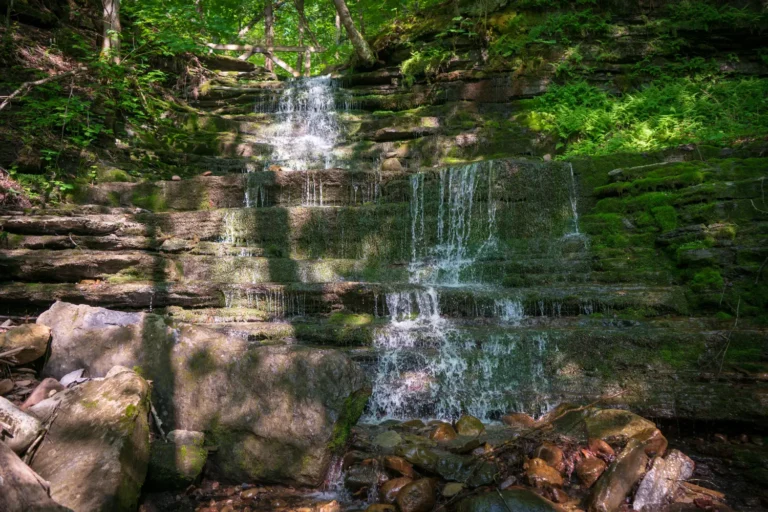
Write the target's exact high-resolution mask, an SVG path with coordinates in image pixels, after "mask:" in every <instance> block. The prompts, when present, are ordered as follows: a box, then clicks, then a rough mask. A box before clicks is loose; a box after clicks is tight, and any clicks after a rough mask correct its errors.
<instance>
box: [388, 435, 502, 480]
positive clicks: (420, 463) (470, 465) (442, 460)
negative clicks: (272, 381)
mask: <svg viewBox="0 0 768 512" xmlns="http://www.w3.org/2000/svg"><path fill="white" fill-rule="evenodd" d="M399 455H401V456H402V457H403V458H405V459H406V460H407V461H408V462H410V463H411V464H413V465H414V466H416V467H417V468H419V469H421V470H424V471H426V472H428V473H432V474H436V475H440V476H441V477H442V478H443V479H445V480H448V481H453V482H462V483H465V484H466V485H467V486H469V487H479V486H481V485H488V484H490V483H492V482H493V479H494V476H495V475H496V472H497V470H498V468H497V467H496V465H495V464H494V463H492V462H488V461H483V460H478V459H475V458H473V457H471V456H465V455H457V454H455V453H450V452H447V451H445V450H440V449H437V448H432V447H429V446H425V445H416V444H411V445H407V446H404V447H400V448H399Z"/></svg>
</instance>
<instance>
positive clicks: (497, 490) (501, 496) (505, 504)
mask: <svg viewBox="0 0 768 512" xmlns="http://www.w3.org/2000/svg"><path fill="white" fill-rule="evenodd" d="M496 494H498V495H499V499H501V502H502V503H503V504H504V507H505V508H506V509H507V510H508V511H509V512H512V509H511V508H509V505H507V500H505V499H504V495H502V494H501V491H500V490H499V488H498V487H497V488H496Z"/></svg>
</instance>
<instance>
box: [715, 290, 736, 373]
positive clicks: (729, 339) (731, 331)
mask: <svg viewBox="0 0 768 512" xmlns="http://www.w3.org/2000/svg"><path fill="white" fill-rule="evenodd" d="M740 307H741V296H739V302H737V303H736V320H735V321H734V322H733V327H732V328H731V330H730V331H728V335H727V338H728V341H727V342H726V343H725V349H724V350H723V358H722V359H721V360H720V368H718V369H717V375H716V376H715V378H719V377H720V373H721V372H722V371H723V364H725V356H726V355H727V354H728V347H730V346H731V334H733V330H734V329H736V327H737V326H738V325H739V308H740Z"/></svg>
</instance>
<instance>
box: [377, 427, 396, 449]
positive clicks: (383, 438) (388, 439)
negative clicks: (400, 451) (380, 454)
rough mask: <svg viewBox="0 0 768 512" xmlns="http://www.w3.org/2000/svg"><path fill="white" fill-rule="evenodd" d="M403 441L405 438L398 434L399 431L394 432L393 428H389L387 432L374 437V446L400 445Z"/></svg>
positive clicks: (391, 446) (385, 447)
mask: <svg viewBox="0 0 768 512" xmlns="http://www.w3.org/2000/svg"><path fill="white" fill-rule="evenodd" d="M402 441H403V438H402V437H401V436H400V434H398V433H397V432H393V431H392V430H387V431H385V432H382V433H381V434H379V435H377V436H376V437H374V438H373V444H374V446H378V447H379V448H384V449H388V448H394V447H395V446H397V445H399V444H400V443H401V442H402Z"/></svg>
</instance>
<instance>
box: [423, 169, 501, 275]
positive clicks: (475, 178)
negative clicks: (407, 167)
mask: <svg viewBox="0 0 768 512" xmlns="http://www.w3.org/2000/svg"><path fill="white" fill-rule="evenodd" d="M483 172H485V173H486V174H487V177H488V187H487V188H488V196H487V206H486V212H485V214H486V215H485V216H486V218H485V222H484V223H483V224H484V225H481V226H474V231H481V232H487V237H486V239H485V240H484V241H483V242H482V243H480V244H479V246H477V247H475V248H473V245H477V244H474V242H475V240H473V223H475V224H476V223H477V221H478V220H479V219H478V217H480V215H478V212H477V211H475V210H473V207H474V206H475V195H476V192H477V189H478V183H479V181H480V179H481V178H482V173H483ZM438 178H439V181H438V183H437V190H436V194H437V203H438V204H437V216H436V223H435V226H434V229H435V233H436V243H434V244H429V243H427V239H426V230H425V209H426V204H425V188H426V183H425V175H424V174H423V173H417V174H414V175H412V176H411V201H410V212H411V263H410V267H409V269H410V273H411V282H415V283H418V282H429V283H434V284H442V285H458V284H460V283H461V281H462V276H461V273H462V271H463V270H465V269H467V268H468V267H471V266H472V264H474V263H475V261H476V260H477V258H478V257H479V256H481V255H482V254H483V252H484V251H485V250H486V249H487V248H488V247H490V246H493V245H494V244H495V240H496V204H495V202H494V200H493V196H492V191H493V189H492V179H493V162H483V163H474V164H469V165H464V166H457V167H449V168H447V169H441V170H440V171H439V175H438ZM430 228H431V226H430ZM430 231H431V230H430Z"/></svg>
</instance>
